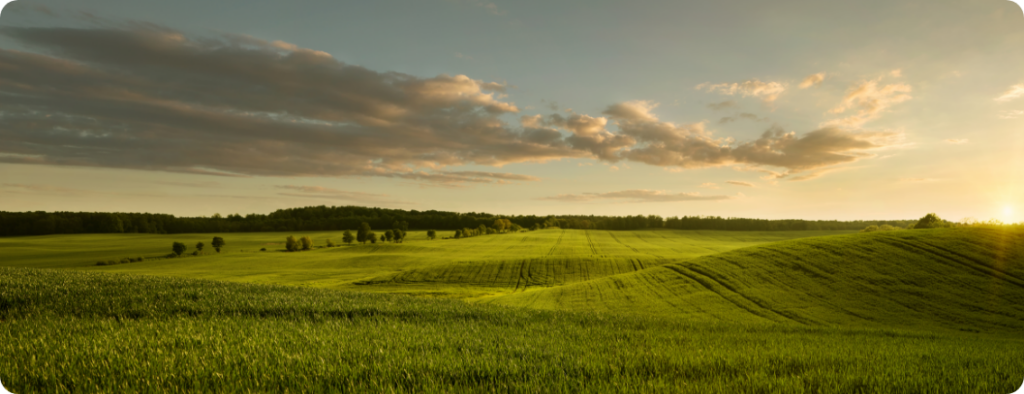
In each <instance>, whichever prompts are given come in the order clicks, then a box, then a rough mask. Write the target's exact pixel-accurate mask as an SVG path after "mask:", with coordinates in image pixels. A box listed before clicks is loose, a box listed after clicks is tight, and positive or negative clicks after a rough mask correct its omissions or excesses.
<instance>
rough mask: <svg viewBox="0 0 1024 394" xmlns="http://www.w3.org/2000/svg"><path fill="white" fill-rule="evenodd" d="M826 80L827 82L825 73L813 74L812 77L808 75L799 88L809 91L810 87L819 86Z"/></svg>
mask: <svg viewBox="0 0 1024 394" xmlns="http://www.w3.org/2000/svg"><path fill="white" fill-rule="evenodd" d="M824 80H825V73H817V74H811V75H808V76H807V78H804V80H803V81H802V82H800V85H799V87H800V89H807V88H809V87H813V86H818V85H820V84H821V81H824Z"/></svg>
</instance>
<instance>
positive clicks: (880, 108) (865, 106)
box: [822, 78, 912, 127]
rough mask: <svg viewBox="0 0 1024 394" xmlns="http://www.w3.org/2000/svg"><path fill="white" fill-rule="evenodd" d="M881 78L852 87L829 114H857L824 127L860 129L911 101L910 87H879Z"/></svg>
mask: <svg viewBox="0 0 1024 394" xmlns="http://www.w3.org/2000/svg"><path fill="white" fill-rule="evenodd" d="M879 82H881V78H879V79H875V80H870V81H865V82H862V83H860V84H857V85H854V86H852V87H851V88H850V89H849V91H848V92H847V93H846V96H845V97H843V101H842V102H840V103H839V105H837V106H836V107H835V108H832V109H831V110H829V111H828V112H829V113H831V114H841V113H844V112H846V111H848V110H856V111H857V112H856V113H855V114H853V115H850V116H848V117H846V118H840V119H834V120H830V121H827V122H825V123H823V124H822V125H823V126H843V127H860V126H862V125H864V123H866V122H868V121H870V120H873V119H876V118H878V117H879V116H880V115H881V114H882V113H884V112H885V111H886V110H887V109H889V108H890V107H892V106H893V105H896V104H899V103H902V102H904V101H907V100H910V99H911V96H910V94H909V93H910V91H911V90H912V89H911V87H910V85H907V84H904V83H894V84H888V85H879Z"/></svg>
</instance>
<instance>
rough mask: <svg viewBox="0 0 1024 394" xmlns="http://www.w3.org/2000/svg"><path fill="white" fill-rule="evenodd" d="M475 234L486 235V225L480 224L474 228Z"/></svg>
mask: <svg viewBox="0 0 1024 394" xmlns="http://www.w3.org/2000/svg"><path fill="white" fill-rule="evenodd" d="M476 234H477V235H484V234H487V225H485V224H481V225H480V227H477V228H476Z"/></svg>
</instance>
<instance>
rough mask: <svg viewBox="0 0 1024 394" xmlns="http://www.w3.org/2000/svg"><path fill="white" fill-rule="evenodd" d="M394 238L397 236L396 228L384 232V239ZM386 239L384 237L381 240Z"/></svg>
mask: <svg viewBox="0 0 1024 394" xmlns="http://www.w3.org/2000/svg"><path fill="white" fill-rule="evenodd" d="M394 238H395V232H394V230H388V231H385V232H384V239H386V240H388V241H391V240H392V239H394ZM384 239H382V240H381V241H383V240H384Z"/></svg>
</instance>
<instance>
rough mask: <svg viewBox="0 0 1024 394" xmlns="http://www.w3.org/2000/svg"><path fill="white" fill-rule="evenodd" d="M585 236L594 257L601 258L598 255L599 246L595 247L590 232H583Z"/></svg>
mask: <svg viewBox="0 0 1024 394" xmlns="http://www.w3.org/2000/svg"><path fill="white" fill-rule="evenodd" d="M583 234H584V235H586V236H587V243H588V244H590V252H591V253H593V254H594V256H599V255H600V254H599V253H597V245H594V240H593V239H591V238H590V230H583Z"/></svg>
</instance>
